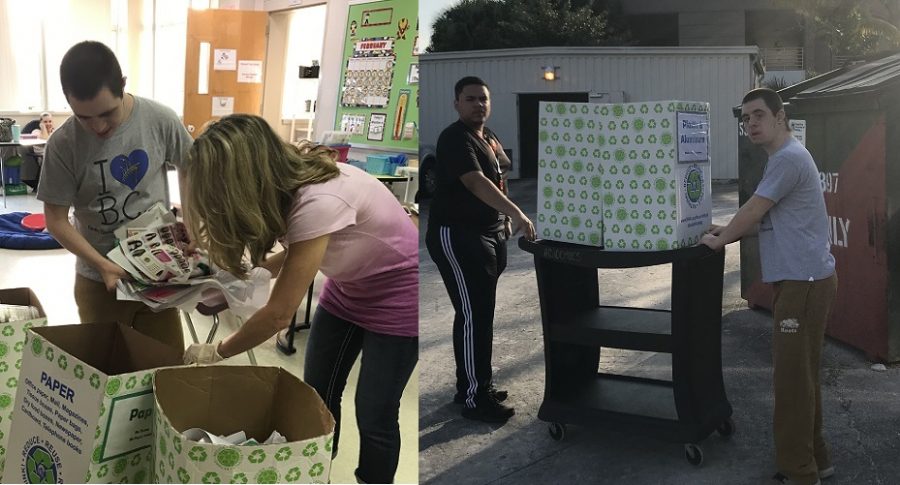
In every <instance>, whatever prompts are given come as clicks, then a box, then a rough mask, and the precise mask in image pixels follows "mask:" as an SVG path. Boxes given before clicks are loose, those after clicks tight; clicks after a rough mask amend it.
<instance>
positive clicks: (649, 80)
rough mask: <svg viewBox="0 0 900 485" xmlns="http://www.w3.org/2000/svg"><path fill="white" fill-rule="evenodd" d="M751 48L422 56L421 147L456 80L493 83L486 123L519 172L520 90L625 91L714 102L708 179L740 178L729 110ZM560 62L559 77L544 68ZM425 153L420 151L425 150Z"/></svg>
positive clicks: (437, 127) (736, 100)
mask: <svg viewBox="0 0 900 485" xmlns="http://www.w3.org/2000/svg"><path fill="white" fill-rule="evenodd" d="M756 52H757V50H756V48H755V47H721V48H705V47H689V48H684V47H679V48H616V47H613V48H537V49H510V50H496V51H480V52H459V53H438V54H424V55H422V56H421V57H420V60H419V62H420V76H421V77H420V79H421V83H420V85H419V86H420V87H419V89H420V93H419V96H420V103H421V104H420V107H419V109H420V123H421V130H420V138H419V140H420V144H421V146H422V149H421V150H420V151H423V152H424V151H427V150H428V148H429V146H433V145H434V144H435V142H436V141H437V137H438V135H439V134H440V132H441V130H443V129H444V127H446V126H447V125H448V124H449V123H452V122H453V121H455V120H456V118H457V116H456V112H455V111H454V110H453V85H454V84H455V83H456V81H457V80H458V79H460V78H461V77H463V76H469V75H474V76H479V77H481V78H482V79H484V80H485V82H487V83H488V85H489V86H490V88H491V96H492V98H493V100H492V109H493V114H492V115H491V118H490V120H489V121H488V126H489V127H490V128H491V129H492V130H494V131H495V132H496V133H497V135H498V136H499V137H500V140H501V142H502V143H503V146H504V147H505V148H510V149H512V150H513V165H514V168H515V170H514V171H513V172H512V174H511V175H512V176H513V177H518V167H519V165H520V164H519V133H518V131H519V128H518V110H517V106H516V102H517V95H518V94H520V93H542V92H614V91H623V92H624V93H625V101H626V102H636V101H654V100H668V99H679V100H687V101H706V102H709V103H710V104H711V113H710V115H711V122H712V127H713V129H712V137H711V143H712V147H711V150H710V153H711V156H712V157H713V158H712V177H713V178H714V179H737V176H738V171H737V121H736V119H735V118H734V116H733V115H732V112H731V108H732V107H733V106H736V105H738V104H740V101H741V98H742V97H743V95H744V94H745V93H746V92H747V91H748V90H750V89H752V88H753V87H755V82H756V81H755V80H756V75H755V72H754V70H753V56H754V55H755V54H756ZM546 65H552V66H559V70H558V73H559V79H558V80H556V81H553V82H548V81H544V80H543V79H542V78H541V74H542V71H541V67H542V66H546ZM423 155H424V153H423Z"/></svg>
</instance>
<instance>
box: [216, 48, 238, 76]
mask: <svg viewBox="0 0 900 485" xmlns="http://www.w3.org/2000/svg"><path fill="white" fill-rule="evenodd" d="M213 59H214V60H215V62H214V63H213V70H216V71H234V70H236V69H237V49H216V50H215V55H214V56H213Z"/></svg>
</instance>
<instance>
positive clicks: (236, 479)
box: [229, 473, 247, 483]
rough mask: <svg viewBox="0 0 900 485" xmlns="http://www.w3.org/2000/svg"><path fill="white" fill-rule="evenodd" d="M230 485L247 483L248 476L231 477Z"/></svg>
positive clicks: (237, 475)
mask: <svg viewBox="0 0 900 485" xmlns="http://www.w3.org/2000/svg"><path fill="white" fill-rule="evenodd" d="M229 483H247V474H245V473H236V474H235V475H234V476H233V477H231V482H229Z"/></svg>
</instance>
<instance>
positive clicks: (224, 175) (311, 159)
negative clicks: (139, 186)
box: [187, 114, 340, 278]
mask: <svg viewBox="0 0 900 485" xmlns="http://www.w3.org/2000/svg"><path fill="white" fill-rule="evenodd" d="M339 173H340V169H339V168H338V167H337V164H336V163H335V160H334V150H332V149H330V148H327V147H324V146H321V145H314V144H312V143H309V142H301V144H300V145H298V146H294V145H291V144H289V143H286V142H284V141H283V140H282V139H281V138H279V137H278V135H277V134H276V133H275V132H274V131H272V128H271V127H269V125H268V123H266V121H265V120H264V119H262V118H260V117H259V116H253V115H246V114H236V115H230V116H226V117H224V118H222V119H221V120H219V121H217V122H214V123H212V124H210V125H209V127H208V128H207V129H206V130H205V131H204V132H203V133H202V134H201V135H200V136H199V137H197V139H196V140H195V141H194V144H193V146H192V147H191V151H190V157H189V160H188V163H187V174H188V177H189V180H190V187H189V190H188V197H187V211H188V214H189V221H188V222H189V223H190V225H191V232H192V234H193V235H194V237H195V238H196V239H197V243H198V245H199V246H200V247H201V248H205V249H207V250H208V251H209V257H210V260H211V261H212V262H213V263H215V264H217V265H218V266H220V267H222V268H224V269H225V270H227V271H229V272H230V273H232V274H234V275H235V276H238V277H242V278H243V277H246V275H247V267H246V265H245V264H244V255H245V254H248V253H249V258H250V263H251V264H253V265H254V266H255V265H258V264H259V263H260V262H261V261H262V260H263V259H265V255H266V253H267V252H268V251H269V250H270V249H271V248H272V246H273V245H274V244H275V241H276V240H277V239H278V238H279V237H282V236H284V235H285V233H286V232H287V221H286V218H287V215H288V212H289V210H290V208H291V205H292V203H293V202H294V192H295V191H296V190H297V189H298V188H300V187H303V186H304V185H309V184H318V183H322V182H325V181H327V180H330V179H332V178H334V177H337V176H338V174H339Z"/></svg>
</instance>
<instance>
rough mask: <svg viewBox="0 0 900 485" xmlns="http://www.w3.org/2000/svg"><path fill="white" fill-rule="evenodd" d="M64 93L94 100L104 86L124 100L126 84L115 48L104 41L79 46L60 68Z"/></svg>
mask: <svg viewBox="0 0 900 485" xmlns="http://www.w3.org/2000/svg"><path fill="white" fill-rule="evenodd" d="M59 80H60V83H61V84H62V89H63V94H65V95H66V97H69V96H71V97H73V98H75V99H77V100H80V101H87V100H90V99H94V97H95V96H97V93H99V92H100V90H102V89H103V87H104V86H106V87H107V88H109V90H110V91H111V92H112V94H113V95H114V96H115V97H117V98H121V97H122V96H123V95H124V94H123V91H124V88H125V82H124V80H123V79H122V68H121V67H120V66H119V61H118V59H116V55H115V54H114V53H113V51H112V49H110V48H109V47H107V46H105V45H103V44H102V43H100V42H96V41H92V40H86V41H84V42H79V43H78V44H75V45H74V46H72V48H70V49H69V50H68V52H66V55H64V56H63V58H62V62H61V63H60V65H59Z"/></svg>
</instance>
